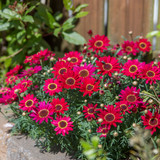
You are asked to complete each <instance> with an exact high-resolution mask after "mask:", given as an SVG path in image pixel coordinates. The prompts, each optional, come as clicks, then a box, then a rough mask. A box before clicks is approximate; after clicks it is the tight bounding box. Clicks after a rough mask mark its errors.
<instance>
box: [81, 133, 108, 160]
mask: <svg viewBox="0 0 160 160" xmlns="http://www.w3.org/2000/svg"><path fill="white" fill-rule="evenodd" d="M99 142H100V140H99V138H98V137H97V136H94V137H92V138H91V141H90V142H86V141H85V140H81V145H82V147H83V153H84V155H85V156H86V157H87V159H88V160H107V157H106V153H105V151H104V150H103V149H102V148H101V146H100V147H99V148H98V144H99Z"/></svg>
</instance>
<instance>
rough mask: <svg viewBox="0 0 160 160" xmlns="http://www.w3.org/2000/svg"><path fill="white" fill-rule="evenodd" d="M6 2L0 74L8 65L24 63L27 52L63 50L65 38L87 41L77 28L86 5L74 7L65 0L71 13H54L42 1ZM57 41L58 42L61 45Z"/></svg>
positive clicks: (0, 16)
mask: <svg viewBox="0 0 160 160" xmlns="http://www.w3.org/2000/svg"><path fill="white" fill-rule="evenodd" d="M6 3H7V4H6V5H7V6H3V8H2V9H1V10H0V32H1V33H0V34H1V35H0V37H1V38H0V43H1V44H2V47H1V58H0V63H1V72H3V73H0V74H3V75H4V74H5V73H6V72H7V71H8V68H9V67H13V66H15V65H16V64H21V63H23V61H24V59H25V56H26V55H32V54H34V53H36V52H38V51H39V50H44V49H45V48H48V49H50V50H51V49H54V50H57V51H60V49H59V48H60V47H59V46H60V44H61V43H62V39H64V40H66V41H67V42H69V43H71V44H75V45H82V44H84V43H85V42H86V41H85V39H84V38H83V37H82V36H81V35H80V34H78V33H77V32H76V31H74V28H75V26H76V23H77V21H78V20H79V18H81V17H83V16H86V15H87V14H88V12H86V11H82V9H83V8H85V7H87V6H88V5H87V4H81V5H79V6H77V7H74V6H72V3H71V0H63V4H64V7H65V8H66V10H67V11H68V10H72V15H71V16H69V15H68V14H66V15H64V13H63V12H60V11H57V12H54V11H53V10H52V9H51V8H50V7H49V6H47V5H44V4H42V3H40V2H39V0H36V1H29V2H27V1H24V2H21V1H14V3H11V2H10V3H8V1H7V2H6ZM67 13H68V12H67ZM75 37H76V38H75ZM56 41H58V42H59V43H58V44H59V46H58V47H57V46H56V45H55V42H56ZM2 64H3V65H2Z"/></svg>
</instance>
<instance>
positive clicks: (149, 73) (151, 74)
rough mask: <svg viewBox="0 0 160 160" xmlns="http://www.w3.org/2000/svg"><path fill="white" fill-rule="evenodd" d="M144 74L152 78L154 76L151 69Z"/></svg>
mask: <svg viewBox="0 0 160 160" xmlns="http://www.w3.org/2000/svg"><path fill="white" fill-rule="evenodd" d="M146 75H147V77H149V78H153V77H154V76H155V73H154V72H153V71H150V70H149V71H147V73H146Z"/></svg>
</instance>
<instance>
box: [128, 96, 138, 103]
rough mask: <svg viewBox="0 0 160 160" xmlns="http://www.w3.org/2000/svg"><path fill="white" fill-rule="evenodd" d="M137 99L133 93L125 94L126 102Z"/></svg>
mask: <svg viewBox="0 0 160 160" xmlns="http://www.w3.org/2000/svg"><path fill="white" fill-rule="evenodd" d="M136 100H137V98H136V96H135V95H134V94H130V95H128V96H127V101H128V102H135V101H136Z"/></svg>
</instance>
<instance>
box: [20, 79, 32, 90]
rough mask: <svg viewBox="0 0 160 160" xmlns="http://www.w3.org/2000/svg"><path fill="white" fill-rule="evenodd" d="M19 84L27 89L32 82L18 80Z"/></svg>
mask: <svg viewBox="0 0 160 160" xmlns="http://www.w3.org/2000/svg"><path fill="white" fill-rule="evenodd" d="M20 84H22V85H23V86H24V87H26V88H28V87H30V86H31V85H32V81H31V80H29V79H22V80H20Z"/></svg>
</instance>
